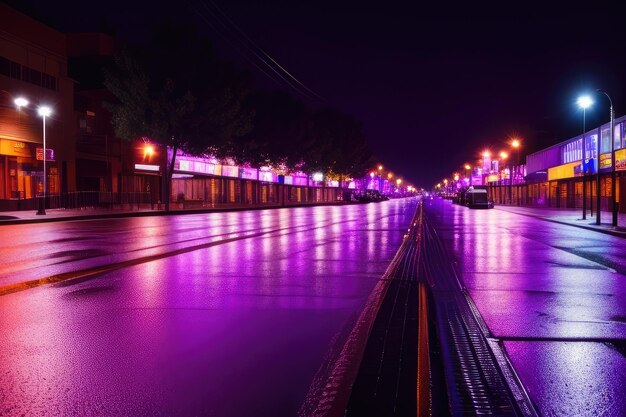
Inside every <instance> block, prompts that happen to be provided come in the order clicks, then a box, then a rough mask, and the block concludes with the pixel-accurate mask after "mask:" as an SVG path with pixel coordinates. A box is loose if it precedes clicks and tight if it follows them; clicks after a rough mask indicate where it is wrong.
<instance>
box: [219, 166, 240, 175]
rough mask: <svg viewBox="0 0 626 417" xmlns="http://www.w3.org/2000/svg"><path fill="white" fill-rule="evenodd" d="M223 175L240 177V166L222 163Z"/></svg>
mask: <svg viewBox="0 0 626 417" xmlns="http://www.w3.org/2000/svg"><path fill="white" fill-rule="evenodd" d="M222 175H223V176H225V177H233V178H238V177H239V167H238V166H236V165H235V166H231V165H222Z"/></svg>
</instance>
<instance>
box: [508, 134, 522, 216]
mask: <svg viewBox="0 0 626 417" xmlns="http://www.w3.org/2000/svg"><path fill="white" fill-rule="evenodd" d="M521 145H522V144H521V142H520V140H519V139H516V138H514V139H513V140H512V141H511V147H513V149H515V171H516V174H519V148H520V146H521ZM512 165H513V164H510V165H509V166H512ZM513 171H514V170H513V169H512V168H509V180H510V181H509V195H510V197H511V204H513ZM517 190H518V193H517V194H518V199H517V201H518V205H519V200H520V199H519V188H518V189H517Z"/></svg>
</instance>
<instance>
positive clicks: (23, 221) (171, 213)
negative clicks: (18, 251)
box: [0, 202, 362, 227]
mask: <svg viewBox="0 0 626 417" xmlns="http://www.w3.org/2000/svg"><path fill="white" fill-rule="evenodd" d="M353 204H362V203H358V202H332V203H322V204H319V203H305V204H298V205H289V206H278V205H276V206H254V207H225V208H206V209H193V210H170V211H164V210H154V211H136V212H133V211H128V212H122V213H100V214H85V215H72V216H60V217H42V218H36V219H19V218H16V219H7V220H1V219H0V227H2V226H3V225H15V224H29V223H51V222H62V221H77V220H95V219H117V218H124V217H147V216H175V215H181V214H204V213H222V212H236V211H249V210H270V209H272V210H273V209H283V208H297V207H318V206H344V205H353Z"/></svg>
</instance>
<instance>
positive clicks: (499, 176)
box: [498, 151, 509, 204]
mask: <svg viewBox="0 0 626 417" xmlns="http://www.w3.org/2000/svg"><path fill="white" fill-rule="evenodd" d="M508 157H509V154H508V153H506V152H504V151H501V152H500V159H502V162H503V164H502V168H499V170H500V172H498V179H499V180H500V186H499V187H498V188H499V189H500V202H501V203H502V204H504V203H505V200H506V191H504V199H503V198H502V185H503V184H502V172H504V169H506V159H507V158H508ZM503 168H504V169H503Z"/></svg>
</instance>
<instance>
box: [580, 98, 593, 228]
mask: <svg viewBox="0 0 626 417" xmlns="http://www.w3.org/2000/svg"><path fill="white" fill-rule="evenodd" d="M576 104H578V107H580V108H581V109H583V138H582V142H583V143H582V145H583V163H582V168H583V220H585V219H587V181H586V177H587V155H586V152H587V143H586V142H587V138H585V133H586V132H585V111H586V110H587V108H588V107H590V106H591V105H592V104H593V100H592V99H591V97H589V96H580V97H578V100H576ZM592 211H593V208H592Z"/></svg>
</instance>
